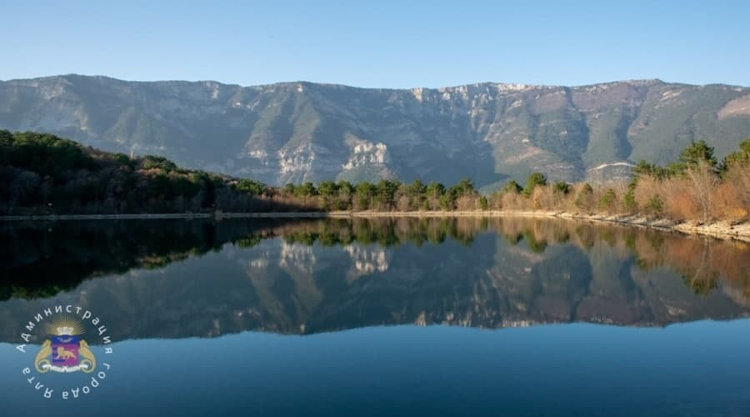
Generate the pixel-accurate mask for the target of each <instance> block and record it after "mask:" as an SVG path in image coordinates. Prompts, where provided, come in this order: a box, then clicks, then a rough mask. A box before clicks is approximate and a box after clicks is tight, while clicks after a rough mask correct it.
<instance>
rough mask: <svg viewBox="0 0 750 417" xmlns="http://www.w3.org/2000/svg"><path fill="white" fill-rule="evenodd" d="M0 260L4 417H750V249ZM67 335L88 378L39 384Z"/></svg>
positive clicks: (379, 226)
mask: <svg viewBox="0 0 750 417" xmlns="http://www.w3.org/2000/svg"><path fill="white" fill-rule="evenodd" d="M0 245H1V247H2V251H1V252H0V265H1V266H0V269H1V270H2V276H3V280H2V281H1V282H0V322H1V323H2V326H1V327H0V388H1V389H2V392H3V396H2V398H3V401H2V415H8V416H26V415H28V416H39V415H76V416H105V415H106V416H141V415H154V416H159V415H173V416H213V415H217V416H218V415H237V416H287V415H289V416H310V415H326V416H418V415H425V416H442V415H451V416H468V415H472V416H476V415H487V416H498V415H508V416H725V415H726V416H748V415H750V319H748V318H747V317H749V314H750V246H748V245H746V244H743V243H737V242H728V241H718V240H713V239H707V238H698V237H685V236H681V235H678V234H671V233H660V232H654V231H644V230H637V229H632V228H621V227H613V226H600V225H592V224H588V223H579V222H572V221H556V220H541V219H514V218H502V219H472V218H460V219H395V220H394V219H387V220H366V219H354V220H306V221H303V220H275V221H270V220H230V221H219V222H212V221H196V220H192V221H186V220H174V221H171V220H170V221H165V220H151V221H145V220H144V221H119V222H116V221H97V222H57V223H34V224H23V223H2V224H0ZM68 306H70V307H68ZM76 307H78V308H80V311H77V310H76ZM87 312H88V313H89V316H88V317H86V313H87ZM63 318H64V320H63ZM95 318H98V320H97V323H96V324H94V323H93V319H95ZM61 320H63V321H61ZM30 322H31V323H30ZM61 323H63V324H61ZM75 323H78V324H75ZM30 324H31V325H32V327H31V329H30V330H29V329H27V326H29V325H30ZM76 326H77V327H76ZM99 326H104V327H103V331H102V327H99ZM66 327H71V328H74V327H75V329H74V330H75V331H72V333H71V332H68V333H70V334H75V335H78V336H77V339H76V340H86V341H87V343H88V346H89V349H90V350H91V352H92V353H93V354H94V355H95V357H96V368H95V372H92V373H90V374H89V373H84V372H82V371H78V372H72V373H58V372H50V371H45V372H39V371H37V370H36V369H35V365H34V364H35V362H36V361H37V359H39V358H42V357H43V356H44V355H41V354H39V355H38V353H39V352H40V351H41V350H42V349H43V343H45V341H48V340H52V343H53V344H52V345H51V346H52V347H53V348H56V347H58V346H61V345H60V344H59V343H62V342H59V341H58V339H55V338H53V336H54V334H55V333H54V332H55V330H54V329H64V328H66ZM81 332H83V333H82V334H81ZM59 334H63V335H64V334H67V333H64V331H63V333H59ZM60 337H62V336H60ZM55 343H57V344H55ZM76 343H78V342H76ZM64 346H66V348H67V349H74V350H75V349H78V353H77V354H78V357H79V360H80V359H82V358H83V355H84V353H82V352H83V348H81V347H80V346H83V344H81V345H80V346H79V345H75V346H74V348H71V347H70V346H71V345H64ZM22 350H23V351H22ZM74 353H75V352H74ZM51 355H53V356H52V357H53V358H54V355H55V353H52V354H51ZM25 368H27V371H28V372H26V373H24V369H25ZM32 378H33V379H32ZM92 378H93V380H94V382H92ZM29 381H31V382H29ZM40 385H42V386H40ZM83 387H88V388H87V390H88V391H87V393H84V388H83ZM76 389H78V390H77V393H76V395H77V398H74V396H73V392H74V391H75V390H76ZM45 390H52V391H51V392H49V396H50V397H51V398H45V397H44V393H45ZM63 392H65V393H68V395H69V396H68V399H63V398H62V394H63Z"/></svg>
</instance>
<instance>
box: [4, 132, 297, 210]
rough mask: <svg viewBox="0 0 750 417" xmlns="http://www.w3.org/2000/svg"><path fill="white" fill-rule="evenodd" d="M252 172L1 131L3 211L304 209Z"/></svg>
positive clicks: (31, 134) (43, 135) (57, 138)
mask: <svg viewBox="0 0 750 417" xmlns="http://www.w3.org/2000/svg"><path fill="white" fill-rule="evenodd" d="M273 192H274V190H272V189H269V188H267V187H265V186H263V185H262V184H260V183H257V182H255V181H251V180H247V179H236V178H231V177H227V176H221V175H216V174H212V173H208V172H203V171H196V170H186V169H181V168H179V167H177V166H176V165H175V164H174V163H172V162H171V161H169V160H167V159H165V158H163V157H159V156H143V157H136V158H130V157H129V156H127V155H125V154H121V153H117V154H113V153H108V152H102V151H98V150H95V149H93V148H89V147H84V146H81V145H80V144H78V143H76V142H73V141H71V140H67V139H61V138H59V137H56V136H53V135H48V134H41V133H33V132H23V133H11V132H8V131H5V130H0V213H3V214H53V213H56V214H60V213H76V214H96V213H175V212H206V211H211V212H213V211H216V210H226V211H264V210H276V211H285V210H291V209H294V210H301V209H304V208H303V207H290V206H288V205H286V204H285V203H283V202H281V201H278V200H275V199H273V198H271V197H272V194H273Z"/></svg>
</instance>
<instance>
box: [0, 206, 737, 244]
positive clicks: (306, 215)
mask: <svg viewBox="0 0 750 417" xmlns="http://www.w3.org/2000/svg"><path fill="white" fill-rule="evenodd" d="M437 217H476V218H481V217H485V218H493V217H535V218H548V219H567V220H579V221H589V222H596V223H605V224H614V225H622V226H630V227H638V228H645V229H655V230H661V231H672V232H679V233H682V234H686V235H702V236H710V237H714V238H718V239H734V240H740V241H743V242H750V222H744V223H741V224H730V223H728V222H726V221H722V222H714V223H711V224H708V225H700V224H696V223H695V222H675V221H672V220H668V219H660V218H647V217H643V216H634V215H626V214H612V215H605V214H581V213H571V212H565V211H528V210H527V211H515V210H471V211H389V212H385V211H356V212H354V211H330V212H323V211H313V212H259V213H222V212H217V213H144V214H58V215H55V214H50V215H25V216H21V215H19V216H0V222H15V221H71V220H72V221H75V220H158V219H163V220H164V219H185V220H190V219H216V220H221V219H241V218H249V219H252V218H262V219H274V218H279V219H282V218H284V219H325V218H338V219H341V218H437Z"/></svg>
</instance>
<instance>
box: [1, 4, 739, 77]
mask: <svg viewBox="0 0 750 417" xmlns="http://www.w3.org/2000/svg"><path fill="white" fill-rule="evenodd" d="M0 24H1V25H2V41H0V57H2V65H0V79H2V80H7V79H12V78H29V77H37V76H44V75H55V74H64V73H80V74H90V75H108V76H112V77H116V78H122V79H127V80H165V79H185V80H217V81H221V82H225V83H237V84H242V85H255V84H266V83H272V82H278V81H296V80H306V81H316V82H327V83H338V84H348V85H354V86H362V87H392V88H405V87H419V86H423V87H440V86H448V85H458V84H466V83H472V82H480V81H494V82H513V83H527V84H563V85H582V84H590V83H595V82H602V81H613V80H622V79H639V78H660V79H663V80H665V81H675V82H686V83H692V84H704V83H726V84H738V85H745V86H750V1H747V0H740V1H721V0H711V1H709V0H705V1H691V0H680V1H667V0H662V1H622V2H615V1H605V0H599V1H586V0H579V1H565V0H559V1H530V0H529V1H500V0H496V1H469V0H465V1H447V2H443V1H407V0H399V1H389V0H367V1H354V0H350V1H323V0H320V1H316V0H309V1H286V0H273V1H236V2H229V1H226V2H220V1H214V2H210V1H203V2H196V1H166V0H164V1H122V2H118V3H117V4H115V2H110V1H101V0H96V1H75V0H72V1H64V2H63V1H53V0H50V1H35V0H21V1H9V0H0Z"/></svg>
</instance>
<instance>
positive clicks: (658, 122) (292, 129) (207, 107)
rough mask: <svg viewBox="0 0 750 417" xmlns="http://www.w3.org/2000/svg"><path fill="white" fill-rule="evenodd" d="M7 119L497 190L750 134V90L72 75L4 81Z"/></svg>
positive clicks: (280, 175)
mask: <svg viewBox="0 0 750 417" xmlns="http://www.w3.org/2000/svg"><path fill="white" fill-rule="evenodd" d="M0 128H3V129H9V130H33V131H42V132H49V133H54V134H57V135H60V136H64V137H68V138H71V139H74V140H76V141H78V142H81V143H83V144H86V145H90V146H93V147H96V148H100V149H103V150H108V151H116V152H124V153H128V154H134V155H140V154H157V155H162V156H166V157H168V158H170V159H172V160H174V161H175V162H177V163H178V164H180V165H183V166H185V167H187V168H196V169H204V170H208V171H215V172H219V173H224V174H229V175H233V176H238V177H248V178H253V179H256V180H259V181H262V182H265V183H267V184H270V185H283V184H286V183H289V182H294V183H299V182H304V181H312V182H320V181H323V180H348V181H352V182H359V181H363V180H369V181H375V180H377V179H380V178H389V177H391V178H398V179H400V180H402V181H412V180H414V179H417V178H419V179H422V180H423V181H432V180H434V181H439V182H443V183H446V184H452V183H456V182H458V181H460V180H461V179H463V178H466V177H468V178H470V179H472V180H473V181H474V183H475V184H476V185H477V186H478V187H480V188H482V189H484V190H491V189H496V188H498V187H499V185H500V184H502V183H503V182H505V181H507V180H508V179H511V178H512V179H516V180H524V179H525V177H526V176H527V175H528V174H529V173H531V172H533V171H541V172H543V173H544V174H546V175H547V176H548V177H549V178H550V179H553V180H566V181H579V180H587V181H593V182H602V181H610V180H616V179H621V178H624V177H626V176H627V175H628V174H629V168H630V166H631V165H632V164H633V163H635V162H638V161H640V160H646V161H649V162H652V163H660V164H663V163H668V162H671V161H673V160H675V159H676V158H677V156H678V155H679V152H680V151H681V150H682V149H683V148H684V147H685V146H687V145H688V144H689V143H690V142H691V141H695V140H700V139H705V140H706V141H707V142H708V143H709V144H710V145H711V146H714V147H715V149H716V154H717V155H718V156H719V157H722V156H724V155H726V154H728V153H729V152H731V151H733V150H735V149H736V147H737V144H738V143H739V142H740V141H741V140H742V139H744V138H746V137H748V136H750V88H746V87H737V86H729V85H718V84H717V85H704V86H696V85H687V84H674V83H666V82H663V81H660V80H637V81H620V82H612V83H604V84H595V85H588V86H579V87H561V86H531V85H519V84H498V83H480V84H471V85H464V86H457V87H447V88H439V89H428V88H414V89H371V88H355V87H348V86H343V85H330V84H316V83H310V82H291V83H279V84H272V85H262V86H252V87H243V86H239V85H227V84H221V83H218V82H213V81H202V82H187V81H157V82H130V81H121V80H117V79H113V78H107V77H101V76H81V75H62V76H53V77H45V78H35V79H26V80H10V81H2V82H0Z"/></svg>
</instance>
